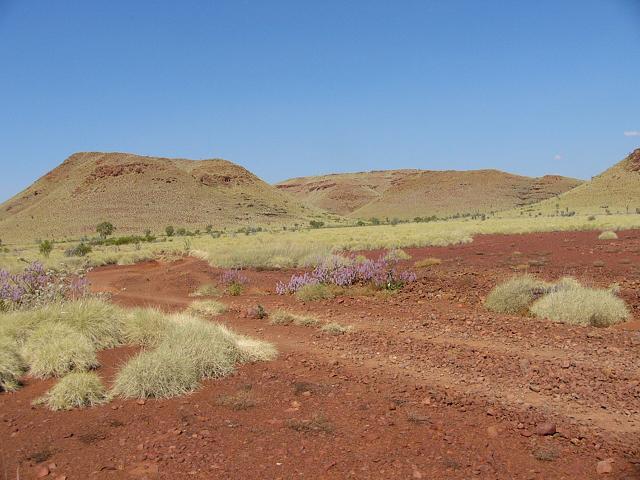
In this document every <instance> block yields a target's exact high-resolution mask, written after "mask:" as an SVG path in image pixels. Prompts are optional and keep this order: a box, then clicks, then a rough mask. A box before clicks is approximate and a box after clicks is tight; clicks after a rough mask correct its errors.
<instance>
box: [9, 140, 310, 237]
mask: <svg viewBox="0 0 640 480" xmlns="http://www.w3.org/2000/svg"><path fill="white" fill-rule="evenodd" d="M317 214H318V211H317V210H315V209H313V208H309V207H306V206H304V205H301V204H300V202H298V201H297V200H296V199H294V198H292V197H290V196H288V195H286V194H285V193H283V192H280V191H278V190H277V189H276V188H274V187H272V186H271V185H268V184H267V183H265V182H263V181H262V180H260V179H259V178H258V177H256V176H255V175H253V174H252V173H251V172H249V171H248V170H246V169H244V168H242V167H240V166H238V165H236V164H234V163H231V162H229V161H226V160H217V159H216V160H198V161H194V160H183V159H168V158H156V157H143V156H138V155H131V154H126V153H97V152H88V153H76V154H74V155H72V156H70V157H69V158H68V159H67V160H65V161H64V162H63V163H62V164H61V165H60V166H58V167H57V168H55V169H54V170H52V171H51V172H49V173H47V174H46V175H44V176H43V177H42V178H40V179H39V180H37V181H36V182H35V183H34V184H33V185H31V186H30V187H28V188H27V189H26V190H24V191H23V192H21V193H19V194H18V195H16V196H15V197H13V198H11V199H9V200H8V201H6V202H5V203H3V204H2V205H0V238H2V239H3V240H8V241H14V240H33V239H34V238H46V237H55V238H61V237H72V236H79V235H84V234H92V233H93V232H94V229H95V225H96V224H97V223H99V222H101V221H110V222H112V223H113V224H114V225H116V228H117V231H118V233H121V234H124V233H141V232H142V231H143V230H144V229H145V228H150V229H151V230H152V231H153V232H160V231H162V230H164V227H165V226H166V225H174V226H176V227H186V228H191V229H196V228H198V229H204V228H205V226H206V225H208V224H211V225H213V226H214V228H222V227H239V226H250V225H251V226H255V225H269V224H275V225H281V224H293V223H295V222H306V221H307V219H308V218H309V217H312V216H315V215H317Z"/></svg>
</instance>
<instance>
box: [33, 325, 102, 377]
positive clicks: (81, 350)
mask: <svg viewBox="0 0 640 480" xmlns="http://www.w3.org/2000/svg"><path fill="white" fill-rule="evenodd" d="M21 354H22V357H23V358H24V359H25V361H26V362H27V363H28V364H29V374H30V375H32V376H34V377H37V378H47V377H60V376H62V375H65V374H67V373H69V372H71V371H86V370H89V369H91V368H95V367H97V366H98V359H97V357H96V348H95V346H94V345H93V344H92V343H91V341H90V340H89V338H87V337H86V336H84V335H83V334H81V333H79V332H78V331H76V330H74V329H73V328H72V327H70V326H68V325H65V324H63V323H49V322H47V323H43V324H42V325H40V326H39V327H37V328H36V329H35V330H34V331H33V332H32V333H31V334H30V335H29V337H28V338H27V341H26V342H25V344H24V346H23V347H22V350H21Z"/></svg>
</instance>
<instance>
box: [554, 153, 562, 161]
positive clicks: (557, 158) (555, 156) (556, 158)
mask: <svg viewBox="0 0 640 480" xmlns="http://www.w3.org/2000/svg"><path fill="white" fill-rule="evenodd" d="M553 159H554V160H562V155H560V154H559V153H556V154H555V155H554V156H553Z"/></svg>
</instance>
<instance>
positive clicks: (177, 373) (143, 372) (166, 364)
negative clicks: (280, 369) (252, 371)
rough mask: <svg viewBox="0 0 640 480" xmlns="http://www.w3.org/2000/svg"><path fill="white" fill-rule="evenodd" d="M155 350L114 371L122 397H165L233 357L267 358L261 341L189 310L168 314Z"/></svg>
mask: <svg viewBox="0 0 640 480" xmlns="http://www.w3.org/2000/svg"><path fill="white" fill-rule="evenodd" d="M168 319H169V324H168V325H165V327H164V333H163V334H160V335H159V338H161V340H160V342H159V343H158V344H157V347H156V348H155V349H154V350H148V351H144V352H142V353H140V354H138V355H137V356H135V357H134V358H133V359H131V360H130V361H129V362H128V363H127V364H126V365H125V366H124V367H123V369H122V370H121V371H120V372H119V374H118V376H117V377H116V381H115V383H114V388H113V393H114V394H115V395H119V396H122V397H124V398H145V397H155V398H169V397H175V396H179V395H184V394H186V393H188V392H191V391H193V390H195V389H196V388H197V387H198V385H199V382H200V380H202V379H207V378H220V377H223V376H226V375H228V374H230V373H231V372H232V371H233V370H234V367H235V364H236V363H238V362H253V361H262V360H270V359H272V358H274V357H275V356H276V354H277V352H276V350H275V348H274V347H273V346H272V345H271V344H269V343H266V342H261V341H259V340H255V339H251V338H249V337H245V336H243V335H238V334H236V333H234V332H232V331H231V330H229V329H227V328H226V327H224V326H223V325H219V324H215V323H210V322H207V321H204V320H201V319H199V318H197V317H192V316H190V315H188V314H178V315H172V316H169V317H168Z"/></svg>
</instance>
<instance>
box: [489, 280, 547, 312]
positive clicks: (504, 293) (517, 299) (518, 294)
mask: <svg viewBox="0 0 640 480" xmlns="http://www.w3.org/2000/svg"><path fill="white" fill-rule="evenodd" d="M548 288H549V284H548V283H546V282H543V281H541V280H538V279H537V278H535V277H533V276H531V275H521V276H517V277H513V278H511V279H509V280H507V281H506V282H504V283H502V284H500V285H498V286H496V287H495V288H494V289H493V290H491V292H490V293H489V295H488V296H487V299H486V301H485V306H486V307H487V309H489V310H491V311H493V312H497V313H506V314H511V315H515V314H520V315H526V314H528V313H529V306H530V305H531V304H532V303H533V302H534V301H535V300H536V299H537V298H539V297H540V296H541V295H543V294H544V293H545V292H546V291H547V289H548Z"/></svg>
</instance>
